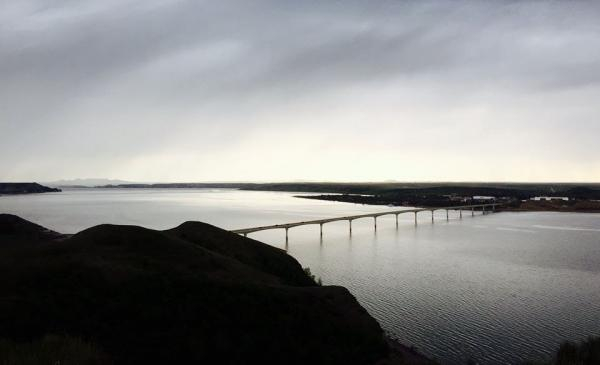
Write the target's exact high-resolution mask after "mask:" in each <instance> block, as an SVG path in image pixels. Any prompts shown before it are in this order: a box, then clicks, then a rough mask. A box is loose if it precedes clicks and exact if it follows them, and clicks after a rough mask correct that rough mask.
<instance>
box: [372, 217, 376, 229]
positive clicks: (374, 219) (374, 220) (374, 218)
mask: <svg viewBox="0 0 600 365" xmlns="http://www.w3.org/2000/svg"><path fill="white" fill-rule="evenodd" d="M373 222H374V223H375V230H377V216H374V217H373Z"/></svg>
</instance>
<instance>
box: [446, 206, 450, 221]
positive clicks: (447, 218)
mask: <svg viewBox="0 0 600 365" xmlns="http://www.w3.org/2000/svg"><path fill="white" fill-rule="evenodd" d="M446 220H450V217H448V209H446Z"/></svg>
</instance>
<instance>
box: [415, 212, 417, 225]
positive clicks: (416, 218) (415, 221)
mask: <svg viewBox="0 0 600 365" xmlns="http://www.w3.org/2000/svg"><path fill="white" fill-rule="evenodd" d="M416 225H417V212H415V226H416Z"/></svg>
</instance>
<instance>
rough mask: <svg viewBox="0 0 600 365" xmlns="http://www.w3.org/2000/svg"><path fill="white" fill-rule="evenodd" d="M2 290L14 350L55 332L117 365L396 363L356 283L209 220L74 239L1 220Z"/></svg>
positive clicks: (0, 319) (102, 231)
mask: <svg viewBox="0 0 600 365" xmlns="http://www.w3.org/2000/svg"><path fill="white" fill-rule="evenodd" d="M0 288H2V290H0V323H2V326H0V339H4V341H5V342H6V341H9V342H10V343H13V344H16V345H14V346H13V348H18V346H19V343H20V344H23V343H28V342H31V341H34V342H35V341H40V339H42V338H45V339H44V340H42V342H40V343H41V345H40V343H38V345H36V346H41V347H43V346H44V345H43V344H44V343H46V339H47V338H50V339H51V340H50V343H57V342H56V341H57V340H52V339H53V338H54V339H55V338H59V339H60V338H62V337H48V335H50V336H64V338H67V339H72V338H75V339H76V341H75V343H76V344H78V343H80V342H81V343H83V344H88V343H91V344H92V345H93V346H92V347H91V348H92V349H96V348H98V349H100V350H98V353H100V352H101V353H102V354H103V355H102V358H103V359H104V358H107V359H110V362H111V363H112V362H114V363H115V364H149V363H152V364H159V363H160V364H168V363H171V364H187V363H230V364H234V363H235V364H242V363H263V364H267V363H277V364H306V363H312V364H371V363H378V362H379V363H381V362H382V361H389V360H385V359H386V358H388V354H389V353H390V351H389V348H390V347H389V346H388V342H387V341H386V339H385V337H384V335H383V333H382V330H381V328H380V327H379V325H378V323H377V322H376V321H375V320H374V319H373V318H372V317H370V316H369V315H368V313H367V312H366V311H365V310H364V309H363V308H362V307H361V306H360V305H359V304H358V303H357V301H356V300H355V298H354V297H353V296H352V295H351V294H350V293H349V292H348V291H347V290H346V289H344V288H342V287H336V286H325V287H323V286H318V285H316V284H315V282H314V281H313V280H312V279H311V278H309V277H308V276H307V275H306V274H305V273H304V271H303V269H302V267H301V266H300V265H299V264H298V262H297V261H296V260H295V259H294V258H292V257H291V256H289V255H287V254H286V253H285V252H284V251H282V250H279V249H276V248H273V247H271V246H268V245H265V244H263V243H260V242H257V241H254V240H251V239H248V238H244V237H241V236H239V235H236V234H232V233H230V232H227V231H224V230H221V229H219V228H216V227H213V226H210V225H207V224H204V223H198V222H187V223H184V224H182V225H180V226H179V227H176V228H174V229H171V230H167V231H155V230H150V229H146V228H141V227H136V226H116V225H100V226H96V227H92V228H90V229H87V230H84V231H82V232H80V233H77V234H75V235H73V236H64V235H60V234H59V233H56V232H52V231H49V230H46V229H44V228H43V227H40V226H37V225H35V224H33V223H31V222H27V221H25V220H23V219H21V218H19V217H16V216H12V215H6V214H4V215H0ZM80 339H81V340H80ZM52 341H54V342H52ZM77 341H79V342H77ZM59 342H60V341H59ZM72 342H73V341H71V340H68V343H69V344H71V343H72ZM0 345H1V342H0ZM85 346H87V345H85ZM85 346H83V347H84V348H85V349H86V350H85V351H88V350H89V348H88V347H85ZM79 347H81V346H79ZM394 347H396V346H394ZM0 349H2V346H0ZM15 351H16V350H15ZM90 351H91V350H89V351H88V352H90ZM86 353H87V352H86ZM90 353H97V351H96V350H94V351H91V352H90ZM392 354H393V356H390V357H391V358H394V359H395V362H394V363H414V362H421V361H425V362H426V360H425V359H422V358H420V357H419V356H418V355H416V354H411V353H410V352H408V351H407V352H406V353H405V354H402V351H395V352H394V351H392ZM106 361H108V360H106ZM63 363H65V362H63Z"/></svg>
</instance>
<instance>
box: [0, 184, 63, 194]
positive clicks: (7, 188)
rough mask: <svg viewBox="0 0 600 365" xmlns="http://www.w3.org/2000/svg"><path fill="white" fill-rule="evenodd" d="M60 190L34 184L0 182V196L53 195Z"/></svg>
mask: <svg viewBox="0 0 600 365" xmlns="http://www.w3.org/2000/svg"><path fill="white" fill-rule="evenodd" d="M60 191H61V190H60V189H56V188H49V187H47V186H44V185H40V184H38V183H34V182H28V183H12V182H11V183H2V182H0V195H13V194H35V193H55V192H60Z"/></svg>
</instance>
